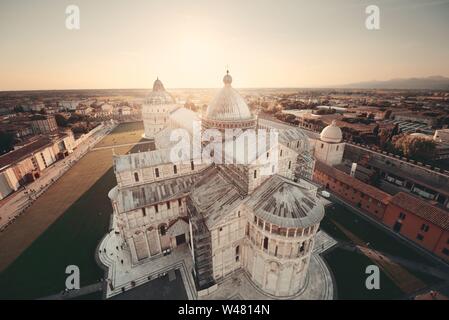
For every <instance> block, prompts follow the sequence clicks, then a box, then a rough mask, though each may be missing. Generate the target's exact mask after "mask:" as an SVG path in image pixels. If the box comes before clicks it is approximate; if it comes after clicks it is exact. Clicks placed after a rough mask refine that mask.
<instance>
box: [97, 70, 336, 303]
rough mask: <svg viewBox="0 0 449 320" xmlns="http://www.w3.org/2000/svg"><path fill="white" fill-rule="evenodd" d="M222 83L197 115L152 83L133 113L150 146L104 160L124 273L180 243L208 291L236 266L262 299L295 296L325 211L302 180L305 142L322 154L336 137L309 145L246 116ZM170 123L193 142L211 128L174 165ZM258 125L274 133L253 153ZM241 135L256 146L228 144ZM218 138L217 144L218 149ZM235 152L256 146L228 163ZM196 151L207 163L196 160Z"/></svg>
mask: <svg viewBox="0 0 449 320" xmlns="http://www.w3.org/2000/svg"><path fill="white" fill-rule="evenodd" d="M223 83H224V86H223V88H222V89H221V90H220V91H219V92H218V93H217V94H216V96H215V97H214V98H213V99H212V100H211V102H210V103H209V104H208V106H207V110H204V111H203V112H202V113H201V114H198V113H195V112H193V111H191V110H189V109H186V108H183V107H180V106H178V105H177V104H176V102H175V99H174V98H173V97H172V96H171V94H170V93H169V92H167V91H166V89H165V88H164V85H163V84H162V82H161V81H160V80H159V79H157V80H156V81H155V82H154V86H153V90H152V92H151V93H150V94H149V95H148V96H147V98H146V100H145V103H144V104H143V106H142V114H143V121H144V138H147V139H154V144H155V147H156V148H155V150H151V151H147V152H139V153H131V154H127V155H114V156H113V167H114V172H115V176H116V179H117V186H116V187H115V188H113V189H112V190H111V191H110V192H109V198H110V199H111V202H112V207H113V215H112V222H111V225H112V230H113V232H114V237H117V239H120V243H122V246H123V252H124V253H123V254H125V255H126V259H125V260H126V261H129V264H128V267H127V268H128V269H127V270H126V273H127V274H129V275H132V274H133V272H134V270H137V269H139V270H144V268H145V266H151V265H154V264H156V263H158V259H160V258H161V257H164V256H166V255H168V254H170V253H171V252H175V251H176V250H177V249H178V248H180V247H183V246H185V247H186V248H188V251H189V255H190V258H189V259H191V261H192V263H191V265H192V270H189V273H190V272H191V274H192V276H193V279H194V283H195V289H196V290H197V291H198V292H204V291H205V290H206V292H207V290H209V289H210V288H216V287H217V284H218V286H219V284H220V283H221V281H223V279H225V278H226V277H227V276H229V275H230V274H231V273H233V272H235V271H236V270H240V271H242V272H244V273H245V275H246V276H247V277H248V278H249V279H250V281H251V282H252V283H253V284H254V285H255V286H256V287H257V288H258V289H259V290H261V291H262V292H264V293H266V294H267V295H270V296H272V297H289V296H294V295H296V294H297V293H298V292H300V291H301V290H302V288H303V287H304V285H305V282H306V275H307V272H308V269H309V264H310V258H311V255H312V250H313V247H314V243H315V239H316V234H317V232H318V230H319V225H320V221H321V220H322V219H323V217H324V207H323V204H322V202H321V201H320V199H319V198H318V195H317V187H316V186H315V185H314V184H312V183H311V182H310V180H311V176H312V173H313V168H314V156H313V147H314V148H315V149H317V148H319V149H320V158H321V159H323V160H325V159H327V157H328V156H327V154H328V150H327V148H328V147H329V144H331V147H332V148H341V146H339V141H338V139H335V140H332V139H329V138H328V139H327V140H326V137H328V136H329V135H328V134H325V135H324V140H323V142H324V143H325V144H323V145H320V146H316V145H315V146H311V145H310V142H309V138H308V137H307V136H306V135H305V134H304V133H303V132H302V130H301V129H300V128H297V127H292V126H287V125H283V124H281V123H278V122H275V121H272V120H268V119H264V118H262V117H258V116H257V115H256V114H255V113H254V112H252V111H251V110H250V108H249V107H248V105H247V104H246V102H245V100H244V98H243V97H242V96H241V95H240V94H239V92H238V91H237V90H235V89H234V88H233V86H232V77H231V75H230V74H229V72H228V73H227V74H226V75H225V76H224V78H223ZM194 124H198V125H196V126H195V125H194ZM179 129H182V130H183V132H186V135H187V137H190V138H192V141H193V140H194V139H193V136H194V135H195V130H199V131H200V133H202V134H203V136H204V135H206V136H208V137H210V136H211V134H207V133H208V132H213V134H212V135H214V138H213V139H207V140H208V141H204V140H201V143H200V149H201V150H203V152H202V153H201V152H196V153H195V152H190V153H189V154H188V157H187V158H185V157H184V159H183V161H179V162H176V161H174V160H173V149H174V148H175V147H176V145H177V143H179V142H177V141H176V140H175V141H173V140H174V139H173V132H174V131H175V130H179ZM329 130H330V131H332V130H334V129H333V128H330V129H329ZM229 131H231V132H232V133H233V134H231V135H229V134H227V132H229ZM262 131H264V132H266V131H272V132H275V133H276V135H275V137H276V141H275V143H273V141H270V142H269V143H267V144H266V148H265V149H264V148H260V150H259V148H258V147H257V146H259V142H260V141H261V140H263V139H259V137H260V136H261V135H262ZM249 132H251V134H252V135H254V136H255V137H256V141H257V143H255V144H254V143H246V144H245V143H244V144H245V147H244V148H243V149H239V146H236V142H237V141H240V140H239V137H241V136H244V135H245V134H247V133H249ZM217 135H218V136H219V138H217ZM337 138H338V137H337ZM265 140H267V139H265ZM330 140H332V141H330ZM192 141H191V142H189V143H190V145H192V144H193V143H192ZM243 141H248V140H243ZM326 142H327V143H326ZM218 144H220V145H224V146H225V147H224V148H223V150H221V151H220V152H217V149H216V148H215V146H216V145H218ZM229 146H230V147H229ZM236 148H237V149H238V150H248V149H255V150H256V151H255V152H253V153H252V154H251V155H250V156H248V157H246V158H245V161H236V158H238V157H239V152H237V153H236V152H233V151H235V150H236ZM192 149H195V147H193V148H192ZM204 150H207V152H206V153H207V155H208V156H209V159H208V161H203V160H204V159H203V157H204V154H205V152H204ZM224 159H225V160H226V161H223V160H224ZM333 161H334V160H333V159H332V160H331V162H333ZM102 248H103V247H101V246H100V252H101V251H102V250H103V249H102ZM104 251H105V252H106V249H104ZM105 259H106V260H107V259H108V258H107V257H106V258H103V260H105ZM100 260H101V261H103V260H102V259H100ZM121 263H122V264H124V260H123V259H122V260H121ZM125 263H126V262H125ZM103 264H105V265H107V266H108V267H109V268H112V264H109V263H108V262H107V261H106V262H104V261H103ZM139 272H140V271H139ZM130 277H131V276H130ZM130 279H131V278H130ZM111 281H112V280H111ZM112 282H113V281H112ZM112 282H111V283H110V286H111V288H113V287H114V285H116V284H114V283H112Z"/></svg>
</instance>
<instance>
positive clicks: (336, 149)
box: [314, 120, 345, 166]
mask: <svg viewBox="0 0 449 320" xmlns="http://www.w3.org/2000/svg"><path fill="white" fill-rule="evenodd" d="M342 140H343V134H342V132H341V129H340V128H339V127H338V126H337V125H336V122H335V120H334V121H332V123H331V124H330V125H328V126H327V127H325V128H324V129H323V131H321V134H320V139H319V140H316V141H315V152H314V155H315V158H316V159H317V160H320V161H321V162H324V163H326V164H327V165H330V166H334V165H337V164H340V163H341V162H342V160H343V153H344V148H345V143H344V142H342Z"/></svg>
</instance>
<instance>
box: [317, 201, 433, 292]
mask: <svg viewBox="0 0 449 320" xmlns="http://www.w3.org/2000/svg"><path fill="white" fill-rule="evenodd" d="M335 222H338V223H339V224H341V225H344V227H345V228H346V229H348V230H350V231H351V232H352V233H354V234H355V235H356V236H357V237H359V238H361V239H362V240H363V241H364V242H365V243H370V248H372V249H375V250H379V251H381V252H385V253H388V254H391V255H393V256H398V257H401V258H404V259H407V260H409V261H415V262H417V263H420V264H425V265H428V266H433V267H436V265H435V263H434V261H433V260H430V259H429V258H428V257H426V256H424V255H422V254H421V253H420V252H418V251H417V250H416V249H414V248H412V247H410V246H409V245H406V244H405V243H403V242H400V241H398V240H397V239H396V238H395V237H394V236H393V235H392V234H391V233H389V232H387V231H385V230H384V229H381V228H380V227H379V226H376V225H374V224H373V223H369V222H367V221H366V220H364V219H362V218H361V217H358V216H357V215H355V214H354V213H353V212H351V211H350V210H348V209H346V208H345V207H343V206H342V205H339V204H334V205H333V206H332V207H328V208H326V216H325V218H324V219H323V221H322V222H321V226H320V227H321V229H323V230H324V231H326V232H327V233H329V234H330V235H331V236H332V237H334V238H335V239H337V240H339V241H343V242H345V243H348V242H351V239H349V238H348V237H347V235H345V234H344V233H343V232H342V231H341V230H340V229H339V227H338V226H337V225H336V223H335ZM325 259H326V261H327V263H328V265H329V266H330V268H331V271H332V273H333V275H334V278H335V280H336V283H337V291H338V298H339V299H401V298H403V297H404V294H405V293H404V292H402V291H401V289H400V287H401V286H402V285H403V284H402V283H395V282H394V281H392V279H390V278H389V277H388V276H387V274H386V273H385V272H384V271H383V270H381V279H380V284H381V288H380V290H367V288H366V286H365V280H366V277H367V275H366V274H365V269H366V267H367V266H369V265H372V264H373V261H371V260H370V259H369V258H368V257H366V256H365V255H362V254H361V253H357V252H349V251H346V250H344V249H342V248H339V247H337V248H334V249H332V250H331V251H330V252H327V253H325ZM376 264H377V263H376ZM404 270H405V271H406V272H408V273H410V274H412V275H413V276H414V277H416V278H418V279H419V280H421V281H422V282H423V283H425V284H427V285H433V284H435V283H436V282H438V281H439V280H438V279H436V278H435V277H433V276H431V275H428V274H423V273H421V272H417V271H414V270H410V269H408V268H405V267H404Z"/></svg>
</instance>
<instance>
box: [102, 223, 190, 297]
mask: <svg viewBox="0 0 449 320" xmlns="http://www.w3.org/2000/svg"><path fill="white" fill-rule="evenodd" d="M122 247H123V249H122ZM117 248H118V249H117ZM97 256H98V259H99V260H100V262H101V263H102V264H103V267H104V266H106V267H107V271H106V272H107V275H106V279H107V282H108V284H107V288H106V289H105V297H106V298H110V297H113V296H115V295H117V294H120V293H122V292H123V290H125V291H127V290H130V289H133V288H135V287H137V286H139V285H142V284H144V283H147V282H148V281H151V280H153V279H156V278H159V277H161V276H164V275H166V274H167V273H168V272H169V271H170V270H179V271H180V272H181V276H182V280H183V283H184V287H185V289H186V292H187V296H188V298H189V300H193V299H196V289H195V284H194V280H193V276H192V272H191V271H192V268H193V265H192V263H193V262H192V257H191V254H190V251H189V248H188V246H187V245H186V244H185V245H182V246H180V247H178V248H177V249H175V250H173V251H172V252H171V253H170V254H169V255H166V256H163V255H159V256H156V257H152V258H148V259H146V260H144V261H142V262H140V263H139V264H138V265H135V266H132V265H131V255H130V252H129V251H128V249H127V248H126V247H125V246H124V243H123V239H122V238H121V236H120V235H119V234H117V233H115V231H114V230H112V231H111V232H110V233H108V234H107V235H106V236H105V238H103V240H102V242H101V244H100V246H99V247H98V250H97Z"/></svg>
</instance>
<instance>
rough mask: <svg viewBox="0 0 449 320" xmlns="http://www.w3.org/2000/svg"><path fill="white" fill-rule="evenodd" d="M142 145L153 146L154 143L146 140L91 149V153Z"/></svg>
mask: <svg viewBox="0 0 449 320" xmlns="http://www.w3.org/2000/svg"><path fill="white" fill-rule="evenodd" d="M144 144H149V145H153V144H154V141H152V140H148V141H144V142H138V143H125V144H119V145H112V146H105V147H98V148H93V149H92V151H97V150H107V149H114V148H120V147H130V146H138V145H144Z"/></svg>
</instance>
